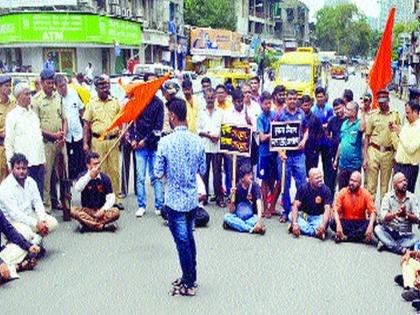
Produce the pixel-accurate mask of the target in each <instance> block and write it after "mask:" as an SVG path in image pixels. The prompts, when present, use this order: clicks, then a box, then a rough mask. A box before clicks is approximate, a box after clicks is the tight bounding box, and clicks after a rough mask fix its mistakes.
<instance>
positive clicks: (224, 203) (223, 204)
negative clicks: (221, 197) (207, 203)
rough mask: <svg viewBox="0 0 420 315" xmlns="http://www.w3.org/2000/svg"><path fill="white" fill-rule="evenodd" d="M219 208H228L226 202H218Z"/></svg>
mask: <svg viewBox="0 0 420 315" xmlns="http://www.w3.org/2000/svg"><path fill="white" fill-rule="evenodd" d="M217 206H218V207H219V208H226V202H224V201H218V202H217Z"/></svg>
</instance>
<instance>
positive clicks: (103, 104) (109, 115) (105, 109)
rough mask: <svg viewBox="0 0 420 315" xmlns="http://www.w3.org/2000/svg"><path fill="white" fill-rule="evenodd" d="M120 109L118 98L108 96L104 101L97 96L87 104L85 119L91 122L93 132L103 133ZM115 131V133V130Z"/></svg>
mask: <svg viewBox="0 0 420 315" xmlns="http://www.w3.org/2000/svg"><path fill="white" fill-rule="evenodd" d="M119 111H120V104H119V103H118V101H117V99H115V98H113V97H108V99H107V100H106V101H102V100H101V99H100V98H99V97H95V98H93V99H91V100H90V101H89V103H88V104H87V105H86V111H85V113H84V114H83V120H85V121H87V122H88V123H90V124H91V129H92V132H93V133H96V134H102V133H103V132H104V131H105V129H106V128H108V126H109V125H110V124H111V123H112V121H113V120H114V118H115V116H116V115H117V114H118V112H119ZM113 133H114V134H115V131H114V132H113ZM113 133H111V134H113Z"/></svg>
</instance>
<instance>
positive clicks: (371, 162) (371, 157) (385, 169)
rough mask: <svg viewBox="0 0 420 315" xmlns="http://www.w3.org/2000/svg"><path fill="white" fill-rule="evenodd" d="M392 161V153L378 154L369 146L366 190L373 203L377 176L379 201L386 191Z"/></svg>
mask: <svg viewBox="0 0 420 315" xmlns="http://www.w3.org/2000/svg"><path fill="white" fill-rule="evenodd" d="M393 159H394V152H380V151H378V150H376V149H375V148H373V147H371V146H370V147H369V148H368V150H367V161H368V168H367V174H366V179H367V183H366V184H367V185H366V188H367V190H368V191H369V192H370V193H371V195H372V197H373V201H375V196H376V191H377V187H378V176H379V175H380V195H381V200H382V198H383V197H384V196H385V194H386V193H387V191H388V188H389V180H390V178H391V174H392V166H393V165H392V164H393Z"/></svg>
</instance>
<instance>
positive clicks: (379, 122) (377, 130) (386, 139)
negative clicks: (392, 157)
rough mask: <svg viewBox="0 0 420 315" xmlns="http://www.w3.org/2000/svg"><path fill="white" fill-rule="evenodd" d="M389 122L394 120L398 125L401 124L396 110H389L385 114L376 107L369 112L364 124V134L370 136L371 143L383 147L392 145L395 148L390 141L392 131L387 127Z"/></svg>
mask: <svg viewBox="0 0 420 315" xmlns="http://www.w3.org/2000/svg"><path fill="white" fill-rule="evenodd" d="M390 122H394V123H395V124H397V125H398V126H399V125H401V121H400V115H399V114H398V112H397V111H395V110H389V112H388V113H387V114H384V113H382V112H381V111H380V109H379V108H378V109H375V110H374V111H372V112H370V114H369V116H368V119H367V124H366V135H367V136H370V142H371V143H372V142H373V143H375V144H377V145H383V146H385V147H390V146H394V149H396V146H395V145H393V141H392V132H391V130H390V129H389V123H390Z"/></svg>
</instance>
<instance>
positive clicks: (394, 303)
mask: <svg viewBox="0 0 420 315" xmlns="http://www.w3.org/2000/svg"><path fill="white" fill-rule="evenodd" d="M344 86H349V87H350V88H352V89H353V90H354V92H355V96H356V97H357V98H358V97H359V95H360V93H361V92H362V91H363V86H362V84H361V83H360V82H359V81H358V79H357V78H354V77H351V79H350V81H349V82H348V84H344V82H342V81H331V83H330V96H331V97H336V96H338V95H339V94H341V93H342V90H343V88H344ZM400 105H401V104H400ZM400 105H399V106H400ZM147 187H148V197H149V206H148V208H147V213H146V215H145V216H144V217H143V218H140V219H138V218H136V217H135V216H134V212H135V210H136V208H137V207H136V200H135V196H134V195H133V194H130V195H129V197H128V198H127V199H126V200H125V205H126V209H127V210H125V211H124V212H123V214H122V217H121V219H120V220H119V229H118V231H117V232H115V233H96V234H94V233H85V234H80V233H78V232H77V223H76V222H75V221H72V222H70V223H62V224H61V225H60V227H59V229H58V231H57V232H56V233H55V234H54V235H50V236H49V237H48V238H47V239H46V241H45V246H46V248H47V251H48V252H47V256H46V257H45V258H44V259H43V260H41V261H40V262H39V265H38V266H37V268H36V269H35V270H34V271H32V272H25V273H22V274H21V279H19V280H16V281H13V282H9V283H7V284H4V285H2V288H1V291H0V301H1V302H0V314H29V313H31V314H35V313H39V314H352V315H353V314H381V315H384V314H390V315H395V314H414V311H413V310H412V308H411V306H410V305H409V304H408V303H405V302H404V301H403V300H402V298H401V297H400V293H401V292H402V290H401V289H400V288H399V287H397V286H396V285H394V283H393V277H394V275H396V274H398V273H400V272H401V270H400V265H399V259H400V257H398V256H396V255H394V254H390V253H386V252H383V253H378V252H377V251H376V249H375V248H374V247H368V246H366V245H361V244H340V245H336V244H335V243H334V242H333V241H331V240H326V241H324V242H322V241H319V240H316V239H311V238H307V237H301V238H299V239H295V238H293V237H292V236H290V235H289V234H288V233H287V226H286V225H281V224H280V223H278V221H277V217H274V218H271V219H270V220H265V224H266V225H267V233H266V235H265V236H263V237H262V236H259V235H248V234H240V233H235V232H230V231H224V230H223V229H222V227H221V224H222V218H223V214H224V212H225V210H222V209H219V208H217V207H214V205H212V206H209V207H208V208H207V209H208V211H209V213H210V215H211V220H210V224H209V226H208V227H207V228H202V229H197V230H196V233H195V236H196V241H197V246H198V281H199V291H198V294H197V296H196V297H194V298H186V297H171V296H169V295H168V294H167V292H168V290H169V289H170V282H171V281H172V280H174V279H175V278H176V277H178V276H179V275H180V269H179V264H178V258H177V253H176V250H175V245H174V243H173V240H172V237H171V235H170V232H169V230H168V228H167V227H165V226H163V224H162V219H161V218H160V217H157V216H155V214H154V212H153V202H152V198H151V197H152V195H153V191H152V189H150V188H151V187H150V185H148V186H147ZM130 188H132V187H130ZM417 191H420V190H417ZM55 215H56V216H57V217H59V220H60V222H61V214H60V213H59V212H57V213H55Z"/></svg>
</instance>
